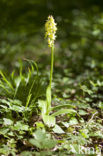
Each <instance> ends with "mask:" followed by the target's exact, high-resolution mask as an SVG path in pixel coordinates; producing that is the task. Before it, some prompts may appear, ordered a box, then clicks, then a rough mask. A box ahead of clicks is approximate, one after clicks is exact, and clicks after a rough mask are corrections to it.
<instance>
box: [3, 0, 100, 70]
mask: <svg viewBox="0 0 103 156" xmlns="http://www.w3.org/2000/svg"><path fill="white" fill-rule="evenodd" d="M102 4H103V2H102V1H98V0H85V1H83V0H72V1H68V0H64V1H63V0H59V1H57V0H22V1H21V0H10V1H8V0H0V69H3V70H8V71H11V70H12V68H14V67H18V66H19V63H18V60H20V59H22V60H23V59H25V58H29V59H33V60H35V61H37V62H38V64H39V63H40V64H42V66H43V68H44V66H45V65H46V64H48V63H49V61H50V59H49V58H50V57H48V56H47V54H48V47H47V43H46V41H45V40H44V33H45V30H44V24H45V21H46V19H47V17H48V15H51V14H52V15H53V16H54V18H55V20H56V22H57V24H58V32H57V40H56V54H55V59H56V63H55V64H56V65H55V67H57V68H58V67H59V66H60V65H62V67H63V68H67V67H69V66H70V65H71V64H72V70H75V72H77V73H78V72H81V71H83V70H84V67H85V69H90V68H93V67H95V66H99V68H101V67H102V66H103V64H102V58H103V50H102V49H103V47H102V44H103V43H102V41H103V10H102V8H103V7H102ZM44 59H45V61H44Z"/></svg>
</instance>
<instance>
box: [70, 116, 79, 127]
mask: <svg viewBox="0 0 103 156" xmlns="http://www.w3.org/2000/svg"><path fill="white" fill-rule="evenodd" d="M75 124H78V120H77V119H76V118H75V117H72V118H71V119H70V120H69V125H75Z"/></svg>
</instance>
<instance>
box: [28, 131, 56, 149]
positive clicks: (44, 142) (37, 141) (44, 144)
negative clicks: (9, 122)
mask: <svg viewBox="0 0 103 156" xmlns="http://www.w3.org/2000/svg"><path fill="white" fill-rule="evenodd" d="M33 135H34V138H32V139H30V140H29V141H30V143H31V144H32V145H34V146H36V147H38V148H40V149H51V148H53V147H54V146H55V145H56V141H55V140H53V139H51V136H50V135H49V134H46V132H45V131H43V130H41V129H38V130H37V131H36V132H35V133H34V134H33Z"/></svg>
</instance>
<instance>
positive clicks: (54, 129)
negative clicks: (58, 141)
mask: <svg viewBox="0 0 103 156" xmlns="http://www.w3.org/2000/svg"><path fill="white" fill-rule="evenodd" d="M53 131H54V132H55V133H57V134H63V133H65V132H64V131H63V130H62V128H61V127H60V126H58V125H57V124H56V125H55V127H54V128H53Z"/></svg>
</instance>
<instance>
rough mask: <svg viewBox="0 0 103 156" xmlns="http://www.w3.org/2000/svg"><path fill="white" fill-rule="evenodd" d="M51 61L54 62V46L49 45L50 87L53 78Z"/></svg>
mask: <svg viewBox="0 0 103 156" xmlns="http://www.w3.org/2000/svg"><path fill="white" fill-rule="evenodd" d="M53 63H54V46H52V47H51V70H50V88H51V85H52V79H53Z"/></svg>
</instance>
